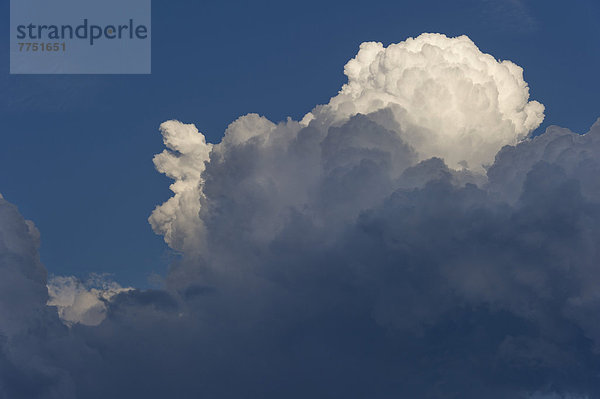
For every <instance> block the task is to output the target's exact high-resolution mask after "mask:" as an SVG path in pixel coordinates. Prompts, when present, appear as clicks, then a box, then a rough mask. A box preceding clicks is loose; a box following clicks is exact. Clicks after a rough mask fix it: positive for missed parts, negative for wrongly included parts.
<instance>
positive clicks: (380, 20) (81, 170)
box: [0, 0, 600, 286]
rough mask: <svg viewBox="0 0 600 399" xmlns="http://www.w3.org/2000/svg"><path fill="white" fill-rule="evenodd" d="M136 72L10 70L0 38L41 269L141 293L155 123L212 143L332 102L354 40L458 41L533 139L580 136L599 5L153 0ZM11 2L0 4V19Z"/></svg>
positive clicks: (156, 191) (11, 191)
mask: <svg viewBox="0 0 600 399" xmlns="http://www.w3.org/2000/svg"><path fill="white" fill-rule="evenodd" d="M152 7H153V18H152V30H153V37H152V74H151V75H148V76H144V75H137V76H136V75H133V76H125V75H124V76H102V75H93V76H86V75H64V76H63V75H55V76H51V75H47V76H19V75H8V52H7V47H6V46H7V45H8V37H7V35H8V32H7V31H6V30H4V31H3V32H2V34H3V35H4V40H2V41H1V42H2V46H3V51H2V57H3V60H4V61H3V62H2V63H1V65H2V68H3V73H2V76H1V81H0V85H1V87H2V91H1V94H0V104H1V107H0V113H1V114H0V117H1V119H2V121H3V122H4V129H5V134H4V135H3V143H2V145H1V146H0V171H3V172H2V173H0V187H1V189H0V190H1V191H0V192H2V194H3V195H4V196H5V197H6V198H7V199H9V200H10V201H11V202H13V203H16V204H18V206H19V209H20V210H21V211H22V213H23V214H24V215H26V217H27V218H29V219H32V220H35V222H36V225H37V226H38V227H39V228H40V230H41V231H42V236H43V239H42V247H41V256H42V260H43V262H44V264H45V265H46V267H47V268H48V270H49V271H50V273H53V274H57V275H78V276H85V275H86V274H88V273H90V272H97V273H112V274H113V275H114V276H115V278H116V279H117V280H118V281H121V282H122V283H123V284H134V285H136V286H148V285H149V284H150V283H149V282H148V280H147V279H148V276H149V275H150V274H152V273H158V274H164V272H165V271H166V268H167V265H168V264H169V262H170V260H171V259H172V258H173V256H175V255H174V254H173V253H172V252H171V251H170V250H169V249H168V248H167V247H166V246H165V245H164V244H163V242H162V239H161V237H159V236H156V235H155V234H154V233H153V232H152V230H151V229H150V228H149V225H148V223H147V220H146V219H147V218H148V216H149V215H150V213H151V212H152V210H153V209H154V207H155V206H156V205H158V204H160V203H161V202H163V201H164V200H166V199H167V198H168V197H169V190H168V184H169V181H168V180H167V179H166V178H165V177H163V176H161V175H160V174H158V173H157V172H156V171H155V170H154V168H153V166H152V156H153V155H154V154H156V153H159V152H160V151H162V143H161V137H160V134H159V132H158V126H159V125H160V123H162V122H164V121H166V120H169V119H178V120H181V121H183V122H186V123H195V124H196V125H197V127H198V129H199V130H200V131H201V132H202V133H203V134H205V135H206V137H207V140H208V141H209V142H213V143H215V142H218V141H219V140H220V138H221V137H222V135H223V133H224V131H225V129H226V127H227V126H228V124H229V123H231V122H232V121H234V120H235V119H236V118H237V117H239V116H240V115H244V114H246V113H249V112H256V113H258V114H260V115H264V116H266V117H268V118H269V119H270V120H273V121H281V120H285V119H286V118H287V117H288V116H290V117H292V118H294V119H299V118H301V117H302V116H303V115H304V114H305V113H306V112H308V111H310V110H311V109H312V107H313V106H314V105H315V104H323V103H326V102H327V101H328V100H329V98H330V97H332V96H334V95H335V94H336V93H337V91H338V90H339V88H340V87H341V85H342V84H343V82H344V80H345V77H344V75H343V69H342V66H343V65H344V64H345V63H346V62H347V61H348V60H349V59H350V58H351V57H352V56H353V55H354V54H355V53H356V51H357V49H358V45H359V44H360V43H362V42H364V41H380V42H382V43H384V44H385V45H387V44H390V43H395V42H399V41H402V40H404V39H406V38H408V37H411V36H413V37H414V36H417V35H419V34H420V33H422V32H439V33H444V34H447V35H449V36H456V35H460V34H466V35H468V36H469V37H470V38H471V39H472V40H473V41H474V42H475V43H476V44H477V45H478V46H479V48H480V49H481V50H482V51H484V52H488V53H491V54H493V55H494V56H495V57H496V58H498V59H508V60H511V61H513V62H515V63H516V64H518V65H520V66H521V67H523V68H524V71H525V80H526V81H527V82H528V83H529V86H530V91H531V98H533V99H535V100H537V101H539V102H541V103H542V104H544V105H545V107H546V112H545V114H546V118H545V120H544V122H543V124H542V125H541V127H540V128H539V130H538V131H537V132H541V131H543V130H544V129H545V127H546V126H548V125H552V124H556V125H560V126H564V127H568V128H570V129H572V130H573V131H576V132H580V133H583V132H585V131H587V129H588V128H589V126H591V124H592V123H593V122H594V121H595V119H596V118H597V117H598V116H600V114H599V113H598V109H597V93H598V92H599V90H600V79H598V76H597V71H598V70H599V69H600V52H598V51H597V49H598V48H600V36H599V35H598V32H597V29H596V28H595V26H596V21H597V19H598V16H599V15H600V10H599V8H600V5H598V3H597V2H595V1H592V0H588V1H586V0H576V1H572V2H568V3H565V2H546V1H517V0H514V1H513V0H511V1H470V0H459V1H454V2H446V1H423V2H407V1H394V2H391V1H390V2H375V3H372V4H370V5H366V4H365V3H364V2H354V1H344V2H336V1H327V2H320V1H319V2H312V1H303V2H279V1H277V2H275V1H273V2H269V1H253V2H239V3H236V2H233V3H232V2H183V1H170V2H158V1H156V2H154V3H153V5H152ZM8 8H9V2H8V1H3V2H2V12H3V14H4V15H8Z"/></svg>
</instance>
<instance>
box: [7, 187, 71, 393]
mask: <svg viewBox="0 0 600 399" xmlns="http://www.w3.org/2000/svg"><path fill="white" fill-rule="evenodd" d="M38 245H39V232H38V231H37V229H36V228H35V226H34V224H33V223H32V222H30V221H26V220H25V219H23V217H22V216H21V215H20V214H19V212H18V210H17V209H16V207H15V206H14V205H12V204H10V203H8V202H7V201H6V200H4V199H3V198H1V197H0V398H26V397H30V398H57V399H58V398H71V397H73V382H72V379H71V377H70V375H69V373H68V371H67V370H65V369H63V368H62V367H61V366H60V365H59V364H57V362H55V360H54V359H55V357H56V356H57V355H58V356H61V353H60V350H57V343H58V342H60V340H61V339H62V338H64V337H65V331H64V329H63V328H62V327H63V326H62V325H61V323H60V322H59V320H58V316H57V315H56V313H55V312H53V311H52V309H51V308H48V307H46V301H47V299H48V291H47V290H46V270H45V268H44V267H43V266H42V264H41V263H40V259H39V255H38V251H37V248H38Z"/></svg>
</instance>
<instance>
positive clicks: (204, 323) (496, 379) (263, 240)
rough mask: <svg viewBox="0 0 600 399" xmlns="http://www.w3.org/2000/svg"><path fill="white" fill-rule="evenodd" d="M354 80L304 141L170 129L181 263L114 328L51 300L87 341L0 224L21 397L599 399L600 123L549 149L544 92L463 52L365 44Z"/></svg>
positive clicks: (441, 41) (166, 156)
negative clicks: (543, 127)
mask: <svg viewBox="0 0 600 399" xmlns="http://www.w3.org/2000/svg"><path fill="white" fill-rule="evenodd" d="M345 72H346V74H347V76H348V83H347V84H346V85H345V86H344V87H343V88H342V89H341V91H340V93H339V94H338V95H337V96H335V97H333V98H332V99H331V101H330V102H329V103H328V104H325V105H322V106H317V107H316V108H315V109H314V110H313V111H311V113H309V114H308V115H307V116H306V117H305V118H303V120H301V121H293V120H288V121H285V122H280V123H273V122H271V121H269V120H268V119H266V118H264V117H261V116H259V115H257V114H249V115H246V116H243V117H240V118H239V119H237V120H236V121H234V122H233V123H232V124H231V125H230V126H229V127H228V128H227V130H226V132H225V135H224V137H223V139H222V140H221V142H220V143H217V144H214V145H213V144H210V143H207V142H206V140H205V138H204V137H203V135H202V134H201V133H199V132H198V130H197V129H196V127H194V126H193V125H187V124H183V123H181V122H177V121H168V122H165V123H163V124H162V125H161V132H162V134H163V138H164V141H165V146H166V147H167V148H166V150H165V151H164V152H163V153H161V154H159V155H157V156H156V157H155V159H154V163H155V166H156V168H157V170H158V171H159V172H161V173H164V174H166V175H167V176H169V177H170V178H172V179H173V180H174V183H173V185H172V186H171V189H172V191H173V192H174V196H173V197H172V198H171V199H169V200H168V201H167V202H166V203H164V204H162V205H161V206H159V207H157V208H156V210H155V211H154V212H153V213H152V215H151V217H150V223H151V225H152V228H153V229H154V230H155V231H156V232H157V233H159V234H161V235H163V236H164V238H165V241H166V242H167V243H168V244H169V245H170V246H171V247H172V248H173V249H175V250H177V251H179V252H180V253H181V258H180V259H178V260H177V261H176V262H174V263H173V265H171V269H170V271H169V273H168V275H167V276H166V279H165V287H164V289H161V290H147V291H140V290H127V291H123V292H118V293H117V292H115V293H116V295H111V296H110V298H104V300H101V301H100V302H101V303H102V306H103V308H101V312H100V313H99V314H96V313H94V312H92V313H91V316H94V317H92V318H91V319H88V318H86V317H87V316H90V315H88V314H87V310H86V309H94V306H92V307H89V306H84V307H83V309H84V310H86V311H85V312H80V311H79V310H78V309H79V307H78V306H75V302H77V301H76V300H73V301H71V299H73V298H75V295H65V294H69V293H70V292H71V291H74V292H75V291H76V293H81V294H82V295H83V296H82V298H84V299H85V298H89V295H88V294H89V289H88V288H85V289H79V288H78V287H79V286H78V285H77V284H75V282H74V280H72V279H69V278H67V279H65V280H55V281H54V282H53V283H50V287H51V289H52V290H54V291H53V292H52V297H53V298H58V299H60V298H67V299H69V301H67V302H68V303H66V302H65V303H63V305H66V306H65V307H64V308H63V309H67V310H69V311H71V310H72V311H73V312H72V313H69V312H66V311H63V314H62V318H63V322H66V323H67V324H69V320H68V318H67V316H68V317H71V318H72V319H73V321H79V322H77V323H75V322H73V321H71V322H70V325H71V328H67V327H66V326H64V325H63V324H62V323H60V322H59V321H58V320H59V318H58V316H57V314H56V311H55V310H54V309H55V308H53V307H47V306H46V302H47V301H48V294H47V292H46V291H45V287H46V285H47V284H48V283H47V281H46V278H45V274H44V270H43V267H42V266H41V264H40V263H39V259H37V252H36V250H35V241H36V239H37V238H36V237H37V235H36V233H35V229H33V227H32V225H28V224H27V223H25V222H24V221H23V220H22V218H20V216H18V213H16V210H15V209H14V207H11V206H10V205H7V204H4V205H3V203H0V211H2V210H3V209H4V210H7V211H6V212H8V213H7V214H8V215H9V216H3V215H4V214H3V213H1V212H0V221H1V220H11V221H13V222H14V223H13V222H11V223H8V224H5V226H9V228H8V227H7V228H6V229H5V230H2V229H1V228H0V244H2V243H3V242H9V243H10V239H8V241H6V240H7V239H4V240H5V241H2V239H3V237H9V238H10V237H12V234H14V236H15V237H21V241H18V242H20V243H21V244H19V245H17V246H14V245H13V246H12V247H10V248H9V244H6V245H5V246H4V247H2V246H0V255H1V256H0V259H1V260H2V261H4V262H5V263H2V264H0V266H2V265H5V264H6V265H9V266H4V268H3V269H0V271H1V273H2V275H3V276H4V275H7V276H17V277H18V278H17V277H15V278H16V280H15V279H13V281H16V282H17V283H15V284H12V286H11V289H12V291H10V292H11V294H10V295H8V294H7V295H2V293H1V292H0V311H2V312H4V313H2V315H5V316H6V317H7V320H13V322H12V324H11V325H10V326H9V327H10V328H9V327H6V328H0V330H2V331H3V332H2V334H3V336H4V337H6V338H5V340H4V341H0V349H2V351H0V371H2V373H3V376H10V375H13V374H10V373H16V374H14V375H18V376H19V378H18V379H16V380H15V381H17V382H15V381H13V380H11V378H9V377H5V378H0V381H2V383H3V385H2V389H4V390H1V389H0V397H2V395H4V397H11V398H20V397H57V398H58V397H61V398H68V397H86V398H105V397H123V398H125V397H148V398H154V397H156V398H158V397H165V396H170V397H210V398H240V397H264V398H270V397H273V398H280V397H286V398H306V397H349V398H352V397H353V398H364V397H369V398H389V397H410V398H443V397H454V398H478V399H479V398H482V397H485V398H488V399H509V398H511V399H512V398H523V399H524V398H541V397H597V396H599V395H600V380H599V379H598V370H599V369H600V349H599V348H600V323H599V322H598V321H597V320H596V319H597V318H596V317H595V316H596V315H597V314H598V312H599V311H600V300H599V296H598V294H597V287H598V286H600V272H599V271H598V267H597V265H598V264H600V253H599V251H598V245H597V243H598V242H600V227H599V226H600V185H599V184H598V179H597V176H598V172H599V171H600V122H598V123H596V124H595V125H594V126H592V128H591V129H590V131H589V132H588V133H586V134H584V135H579V134H575V133H573V132H571V131H569V130H567V129H560V128H556V127H551V128H549V129H548V130H547V131H546V133H544V134H541V135H539V136H537V137H535V138H529V137H528V134H529V133H530V132H531V131H532V130H533V129H535V128H536V127H537V126H538V125H539V124H540V122H541V121H542V118H543V106H541V104H539V103H537V102H535V101H529V95H528V88H527V84H526V83H525V82H524V80H523V76H522V70H521V69H520V68H519V67H518V66H516V65H514V64H513V63H510V62H508V61H503V62H498V61H497V60H495V59H494V58H493V57H492V56H490V55H487V54H483V53H482V52H480V51H479V50H478V49H477V47H476V46H475V45H474V44H473V43H472V42H471V41H470V40H469V39H468V38H467V37H464V36H463V37H458V38H447V37H445V36H443V35H432V34H425V35H422V36H419V37H417V38H415V39H408V40H406V41H405V42H402V43H399V44H396V45H390V46H388V47H387V48H384V47H383V46H382V45H381V44H377V43H366V44H363V45H362V46H361V49H360V50H359V53H358V55H357V56H356V57H355V58H354V59H353V60H351V61H350V62H349V63H348V64H347V65H346V68H345ZM484 166H485V168H484ZM1 205H3V206H4V208H2V206H1ZM3 218H4V219H3ZM0 226H1V225H0ZM10 226H12V227H10ZM28 226H29V227H28ZM3 231H6V233H5V234H4V236H3V235H2V234H1V233H2V232H3ZM13 231H14V233H12V232H13ZM15 248H21V249H19V250H18V251H16V250H15ZM15 251H16V252H15ZM7 259H8V260H7ZM6 262H8V263H6ZM11 262H12V263H11ZM57 282H58V283H59V284H57ZM0 284H2V282H1V281H0ZM120 290H121V289H120V288H119V289H118V290H115V291H120ZM20 291H23V293H26V295H25V296H20V294H19V293H20ZM96 299H98V296H97V295H96ZM83 302H85V303H86V304H89V303H92V304H96V302H94V301H91V302H89V301H83ZM88 302H89V303H88ZM61 303H62V302H61ZM25 305H26V306H25ZM21 311H23V312H24V313H23V315H25V314H28V315H30V316H27V317H21V316H20V315H19V314H17V312H21ZM68 314H70V316H69V315H68ZM98 315H99V316H101V317H98V318H96V317H95V316H98ZM83 316H85V317H83ZM100 318H102V319H103V320H102V321H101V322H100V323H99V324H98V320H100ZM82 321H84V322H82ZM90 321H91V322H90ZM86 324H87V325H86ZM95 324H97V325H95ZM32 325H38V326H43V327H44V328H43V329H38V330H35V329H32V328H31V326H32ZM31 331H33V332H31ZM29 332H31V333H29ZM24 337H26V338H27V339H25V338H24ZM44 337H50V338H51V339H48V340H47V341H45V340H44ZM23 342H25V344H23ZM31 343H33V344H34V345H33V344H31ZM30 348H33V349H30ZM53 348H56V349H57V350H54V351H53V350H52V349H53ZM33 354H38V356H37V359H38V363H35V366H34V367H31V368H28V367H27V366H26V365H27V364H28V363H27V361H28V360H29V359H31V358H33ZM5 370H8V371H5ZM40 375H41V376H43V377H44V378H39V379H38V380H39V381H44V384H41V383H40V384H37V385H35V387H36V391H35V392H36V395H33V396H32V395H29V396H27V391H26V385H27V384H24V383H22V381H27V378H29V379H30V380H32V379H35V378H37V377H36V376H40ZM32 376H33V377H32ZM36 381H37V380H36ZM19 382H21V383H19Z"/></svg>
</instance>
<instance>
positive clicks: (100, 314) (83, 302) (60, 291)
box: [48, 275, 132, 326]
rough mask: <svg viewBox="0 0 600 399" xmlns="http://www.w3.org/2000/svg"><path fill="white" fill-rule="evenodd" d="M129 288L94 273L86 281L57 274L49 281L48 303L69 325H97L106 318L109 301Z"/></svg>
mask: <svg viewBox="0 0 600 399" xmlns="http://www.w3.org/2000/svg"><path fill="white" fill-rule="evenodd" d="M130 290H132V288H123V287H121V286H120V285H119V284H118V283H116V282H114V281H110V280H108V279H107V278H106V276H101V275H92V276H91V277H90V278H89V280H88V281H86V282H82V281H80V280H79V279H77V278H76V277H73V276H55V277H53V278H52V279H50V281H49V282H48V294H49V296H50V299H49V300H48V306H55V307H56V309H57V311H58V316H59V317H60V319H61V320H62V321H63V323H65V324H66V325H68V326H72V325H73V324H75V323H81V324H85V325H86V326H97V325H98V324H100V323H101V322H102V320H104V318H105V317H106V302H107V301H110V299H111V298H112V297H114V296H115V295H117V294H119V293H121V292H126V291H130Z"/></svg>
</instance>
